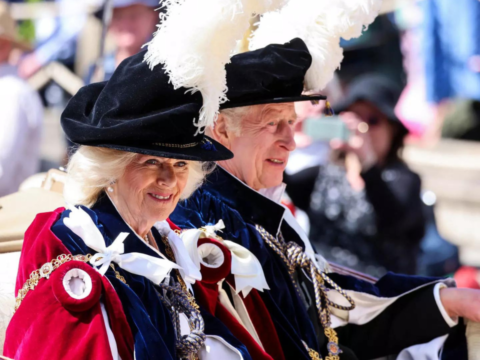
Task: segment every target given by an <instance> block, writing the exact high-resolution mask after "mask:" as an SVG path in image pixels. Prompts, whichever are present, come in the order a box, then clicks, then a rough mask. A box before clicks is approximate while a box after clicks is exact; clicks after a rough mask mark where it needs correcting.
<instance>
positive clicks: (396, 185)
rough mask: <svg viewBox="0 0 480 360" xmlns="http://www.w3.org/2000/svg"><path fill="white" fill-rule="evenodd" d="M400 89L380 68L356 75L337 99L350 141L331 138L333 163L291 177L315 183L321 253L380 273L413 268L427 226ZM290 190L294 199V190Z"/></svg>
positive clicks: (312, 210) (314, 220) (314, 215)
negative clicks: (407, 148) (404, 152)
mask: <svg viewBox="0 0 480 360" xmlns="http://www.w3.org/2000/svg"><path fill="white" fill-rule="evenodd" d="M399 95H400V91H399V89H397V88H396V86H395V84H392V83H391V82H390V81H389V80H388V79H386V78H384V77H382V76H380V75H372V74H370V75H365V76H362V77H360V78H358V79H356V80H354V81H353V83H352V84H351V85H350V87H349V89H348V92H347V94H346V98H345V100H344V101H343V102H342V103H340V104H337V106H335V109H336V110H337V111H340V112H341V113H340V118H341V119H342V120H343V121H344V122H345V123H346V126H347V127H348V129H349V130H350V131H351V133H352V136H351V138H350V140H349V141H348V143H347V142H342V141H340V140H333V141H332V142H331V145H332V147H333V149H334V151H333V154H334V155H335V158H334V160H333V161H332V162H331V163H329V164H327V165H324V166H320V167H317V169H316V171H313V169H307V170H304V171H303V172H300V173H298V174H297V175H295V176H294V177H287V179H286V180H287V183H289V185H294V184H295V185H297V186H294V189H292V190H295V188H297V189H299V190H300V189H303V190H301V193H302V195H303V196H305V193H304V192H305V189H307V188H309V189H310V191H311V197H310V203H309V209H308V211H309V217H310V222H311V230H310V238H311V239H312V241H314V242H315V244H316V246H317V248H318V250H319V251H320V253H322V254H324V255H325V257H326V258H327V259H329V260H331V261H333V262H336V263H340V264H341V265H345V266H348V267H351V268H355V269H357V270H360V271H363V272H366V273H369V274H370V275H374V276H378V277H380V276H382V275H384V274H385V272H386V271H387V270H390V271H394V272H398V273H405V274H415V272H416V261H417V256H418V250H419V243H420V241H421V239H422V237H423V234H424V227H425V220H424V216H423V208H422V203H421V199H420V190H421V181H420V177H419V176H418V175H417V174H416V173H414V172H413V171H411V170H410V169H409V168H408V166H407V165H406V164H405V163H404V162H403V160H402V159H401V155H400V151H401V149H402V148H403V144H404V138H405V136H406V135H407V133H408V131H407V129H406V128H405V127H404V126H403V124H402V123H401V122H400V120H399V119H398V118H397V117H396V115H395V112H394V108H395V105H396V102H397V99H398V96H399ZM299 183H300V184H299ZM299 185H301V186H299ZM289 195H290V196H291V197H292V199H293V201H294V202H295V200H296V198H297V196H296V195H297V194H296V193H295V191H290V193H289ZM298 195H300V193H299V194H298ZM300 203H301V201H300Z"/></svg>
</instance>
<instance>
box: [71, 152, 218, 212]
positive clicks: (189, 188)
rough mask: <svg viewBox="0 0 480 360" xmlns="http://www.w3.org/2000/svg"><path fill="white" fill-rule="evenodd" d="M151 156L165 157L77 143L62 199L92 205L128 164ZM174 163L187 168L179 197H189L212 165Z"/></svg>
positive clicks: (208, 163) (190, 162)
mask: <svg viewBox="0 0 480 360" xmlns="http://www.w3.org/2000/svg"><path fill="white" fill-rule="evenodd" d="M151 159H153V160H157V161H162V159H165V158H159V157H155V156H146V155H139V154H135V153H132V152H127V151H120V150H115V149H109V148H101V147H94V146H80V148H79V149H78V150H77V151H76V152H75V154H74V155H73V156H72V157H71V159H70V161H69V163H68V168H67V171H68V178H67V181H66V184H65V192H64V195H65V200H66V201H67V203H69V204H78V205H84V206H87V207H91V206H92V205H93V204H95V202H96V201H97V200H98V198H99V196H100V195H101V194H102V193H103V192H104V190H105V189H106V188H107V187H109V186H111V185H112V184H113V183H115V182H116V181H117V180H118V179H120V178H122V177H123V176H124V175H125V171H126V169H127V168H128V167H129V165H130V167H131V165H132V164H133V163H138V162H139V160H140V161H141V160H143V161H148V160H151ZM176 162H181V163H185V164H186V168H187V169H188V171H187V174H188V176H187V181H186V184H185V186H184V189H183V191H182V192H181V194H180V197H179V199H186V198H188V197H189V196H190V195H191V194H192V193H193V192H194V191H195V189H197V188H198V187H199V186H200V185H201V184H202V182H203V179H204V177H205V176H206V175H207V174H209V173H210V172H211V171H212V170H213V169H214V166H215V165H214V163H212V162H200V161H179V160H177V161H176ZM177 166H178V165H177ZM177 200H178V199H177Z"/></svg>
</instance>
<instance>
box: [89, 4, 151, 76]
mask: <svg viewBox="0 0 480 360" xmlns="http://www.w3.org/2000/svg"><path fill="white" fill-rule="evenodd" d="M158 7H160V5H159V0H113V14H112V21H111V23H110V27H109V31H110V33H111V34H112V36H113V40H114V42H115V52H113V53H109V54H106V55H105V57H104V58H103V59H102V64H101V66H99V67H97V66H94V65H92V66H91V67H90V69H89V71H88V73H87V76H86V77H85V83H86V84H89V83H92V82H99V81H105V80H109V79H110V77H111V76H112V74H113V71H114V70H115V69H116V67H117V66H118V65H119V64H120V63H121V62H122V61H123V60H125V59H126V58H127V57H129V56H133V55H135V54H136V53H138V52H139V51H140V49H141V48H142V46H143V45H144V44H145V43H147V42H148V41H149V40H150V39H151V37H152V33H153V32H154V31H155V27H156V24H157V21H158V12H156V11H155V9H156V8H158Z"/></svg>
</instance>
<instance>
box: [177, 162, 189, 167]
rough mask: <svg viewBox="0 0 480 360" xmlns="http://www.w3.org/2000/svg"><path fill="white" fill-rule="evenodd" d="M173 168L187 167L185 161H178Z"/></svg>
mask: <svg viewBox="0 0 480 360" xmlns="http://www.w3.org/2000/svg"><path fill="white" fill-rule="evenodd" d="M175 166H176V167H185V166H187V163H186V162H185V161H179V162H177V163H175Z"/></svg>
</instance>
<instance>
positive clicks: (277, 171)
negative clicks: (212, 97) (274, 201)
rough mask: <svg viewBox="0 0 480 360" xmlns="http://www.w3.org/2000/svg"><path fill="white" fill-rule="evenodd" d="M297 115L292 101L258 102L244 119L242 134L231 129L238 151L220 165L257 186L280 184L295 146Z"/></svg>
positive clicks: (231, 140)
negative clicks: (263, 103) (277, 102)
mask: <svg viewBox="0 0 480 360" xmlns="http://www.w3.org/2000/svg"><path fill="white" fill-rule="evenodd" d="M296 119H297V115H296V114H295V108H294V105H293V103H283V104H267V105H255V106H252V107H251V109H249V111H248V113H247V115H246V116H245V117H244V118H243V120H241V119H233V121H242V124H241V132H240V134H239V135H236V134H233V133H230V132H229V131H227V132H228V133H229V135H228V136H229V141H228V144H225V145H227V147H229V148H230V150H231V151H232V152H233V153H234V154H235V157H234V158H233V159H231V160H227V161H225V162H222V163H221V165H222V166H224V167H225V168H226V170H227V171H229V172H230V173H231V174H233V175H235V176H236V177H238V178H239V179H240V180H242V181H243V182H245V183H246V184H247V185H248V186H250V187H252V188H253V189H255V190H260V189H264V188H269V187H273V186H277V185H280V184H281V183H282V181H283V171H284V170H285V167H286V165H287V161H288V156H289V154H290V152H291V151H293V150H294V149H295V141H294V138H293V135H294V127H295V122H296Z"/></svg>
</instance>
